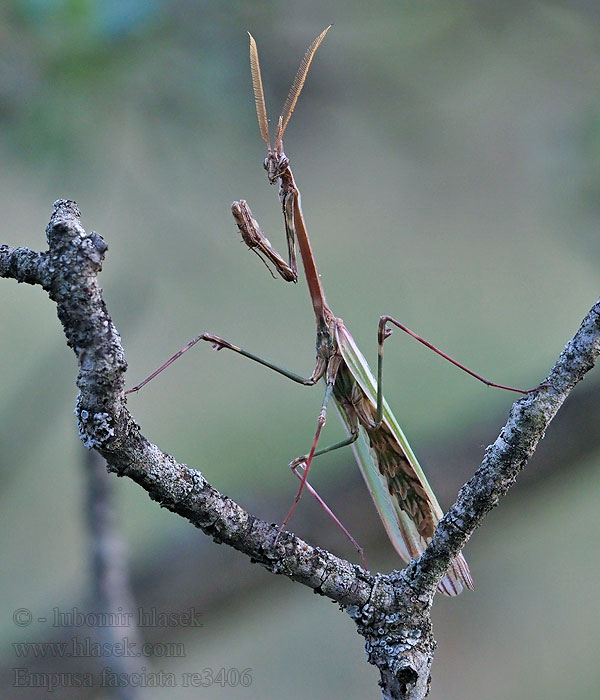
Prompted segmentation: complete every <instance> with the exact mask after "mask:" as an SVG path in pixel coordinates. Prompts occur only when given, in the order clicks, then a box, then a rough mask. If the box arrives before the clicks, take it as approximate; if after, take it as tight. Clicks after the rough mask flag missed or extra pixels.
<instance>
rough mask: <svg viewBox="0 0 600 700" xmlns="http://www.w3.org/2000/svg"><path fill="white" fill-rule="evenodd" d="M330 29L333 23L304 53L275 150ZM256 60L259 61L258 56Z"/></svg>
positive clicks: (289, 96)
mask: <svg viewBox="0 0 600 700" xmlns="http://www.w3.org/2000/svg"><path fill="white" fill-rule="evenodd" d="M330 29H331V24H330V25H329V26H328V27H326V28H325V29H324V30H323V31H322V32H321V33H320V34H319V36H318V37H317V38H316V39H315V40H314V41H313V43H312V44H311V45H310V46H309V47H308V49H307V50H306V53H305V54H304V58H303V59H302V63H301V64H300V67H299V68H298V72H297V73H296V77H295V78H294V82H293V83H292V87H291V88H290V92H289V94H288V96H287V100H286V101H285V104H284V105H283V110H282V112H281V116H280V117H279V124H278V126H277V134H276V136H275V150H277V149H278V148H279V146H280V145H281V140H282V139H283V132H284V131H285V129H286V127H287V125H288V122H289V121H290V117H291V116H292V112H293V111H294V107H295V106H296V102H297V101H298V97H299V96H300V92H301V91H302V88H303V87H304V81H305V80H306V75H307V73H308V69H309V68H310V64H311V62H312V60H313V56H314V55H315V52H316V50H317V49H318V48H319V46H320V45H321V42H322V41H323V39H324V38H325V35H326V34H327V32H328V31H329V30H330ZM256 60H257V62H258V57H257V59H256ZM252 75H253V79H254V72H253V73H252ZM258 77H259V80H260V71H259V73H258ZM257 104H258V102H257ZM263 138H264V136H263Z"/></svg>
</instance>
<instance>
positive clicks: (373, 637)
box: [0, 200, 600, 700]
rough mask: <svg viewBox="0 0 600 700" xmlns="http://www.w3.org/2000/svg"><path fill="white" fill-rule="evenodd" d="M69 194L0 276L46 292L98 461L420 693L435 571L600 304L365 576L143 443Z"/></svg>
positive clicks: (504, 476) (392, 694) (533, 437)
mask: <svg viewBox="0 0 600 700" xmlns="http://www.w3.org/2000/svg"><path fill="white" fill-rule="evenodd" d="M79 218H80V212H79V210H78V209H77V205H76V204H75V203H74V202H71V201H68V200H58V201H57V202H55V204H54V210H53V212H52V216H51V219H50V223H49V224H48V227H47V230H46V234H47V241H48V251H46V252H43V253H36V252H33V251H31V250H28V249H26V248H11V247H10V246H0V277H7V278H13V279H16V280H17V281H18V282H26V283H29V284H39V285H41V286H42V287H43V288H44V289H45V290H46V291H47V292H48V293H49V295H50V298H51V299H53V300H54V301H55V302H56V305H57V311H58V317H59V319H60V321H61V323H62V325H63V328H64V332H65V335H66V338H67V343H68V345H69V346H70V347H71V348H72V349H73V350H74V352H75V354H76V357H77V360H78V365H79V374H78V378H77V385H78V387H79V390H80V393H79V396H78V398H77V404H76V408H75V413H76V416H77V421H78V427H79V433H80V436H81V439H82V441H83V443H84V444H85V445H86V446H87V447H88V448H94V449H96V450H98V452H99V453H100V454H102V455H103V456H104V458H105V459H106V461H107V464H108V468H109V469H110V470H111V471H113V472H115V473H117V474H118V475H120V476H128V477H129V478H131V479H133V480H134V481H136V482H137V483H138V484H140V485H141V486H142V487H143V488H144V489H145V490H146V491H147V492H148V494H149V495H150V497H151V498H153V499H154V500H156V501H158V502H159V503H160V504H161V506H164V507H165V508H168V509H169V510H171V511H173V512H174V513H177V514H179V515H181V516H183V517H185V518H187V519H188V520H189V521H190V522H191V523H193V524H194V525H195V526H196V527H199V528H201V529H202V530H203V531H204V532H205V533H206V534H207V535H210V536H211V537H213V539H214V540H215V541H217V542H223V543H226V544H228V545H230V546H232V547H234V548H235V549H237V550H239V551H240V552H242V553H244V554H246V555H247V556H248V557H250V558H251V560H252V561H255V562H258V563H260V564H261V565H262V566H264V567H265V568H267V569H268V570H269V571H272V572H273V573H278V574H284V575H286V576H288V577H289V578H291V579H293V580H295V581H298V582H300V583H303V584H304V585H307V586H310V587H311V588H312V589H313V590H314V591H315V592H317V593H320V594H322V595H325V596H327V597H329V598H331V599H332V600H334V601H337V602H338V603H340V605H342V606H343V607H344V608H345V609H346V610H347V611H348V613H349V614H350V615H351V617H352V618H353V619H354V620H355V622H356V624H357V627H358V631H359V632H360V633H361V634H362V635H363V636H364V637H365V639H366V649H367V655H368V659H369V661H370V662H371V663H373V664H375V665H376V666H377V667H378V668H379V670H380V673H381V681H380V685H381V687H382V691H383V697H384V698H394V699H397V698H405V699H407V700H408V699H410V700H417V699H419V698H424V697H425V696H426V695H427V692H428V689H429V679H430V668H431V663H432V660H433V650H434V647H435V642H434V640H433V634H432V628H431V621H430V617H429V610H430V607H431V603H432V600H433V596H434V594H435V590H436V587H437V584H438V582H439V580H440V579H441V578H442V576H443V575H444V574H445V572H446V570H447V568H448V565H449V563H450V561H451V560H452V558H453V557H454V556H455V555H456V554H457V553H458V551H460V549H461V548H462V546H463V545H464V543H465V542H466V541H467V539H468V538H469V536H470V535H471V534H472V532H473V531H474V529H475V528H476V527H477V526H478V525H479V523H480V522H481V520H482V519H483V517H484V516H485V514H486V513H487V512H488V511H489V510H490V509H491V508H493V507H494V506H495V505H496V504H497V503H498V501H499V499H500V497H501V496H502V495H503V494H504V493H505V492H506V491H507V490H508V488H509V487H510V485H511V484H512V483H513V482H514V480H515V478H516V476H517V474H518V473H519V471H520V470H521V469H522V468H523V466H524V465H525V463H526V461H527V459H528V458H529V457H530V456H531V454H532V453H533V451H534V449H535V446H536V445H537V442H538V441H539V440H540V439H541V437H542V436H543V434H544V431H545V429H546V427H547V426H548V424H549V422H550V421H551V420H552V418H553V416H554V415H555V413H556V411H557V410H558V408H559V407H560V405H561V404H562V402H563V401H564V399H565V397H566V396H567V394H568V393H569V391H570V390H571V389H572V388H573V386H574V385H575V384H576V383H577V382H578V381H580V380H581V378H582V377H583V375H584V374H585V372H587V371H588V370H589V369H590V368H591V367H592V365H593V363H594V361H595V360H596V358H597V356H598V353H599V352H600V302H599V303H597V304H596V305H595V306H594V307H593V309H592V310H591V311H590V313H589V314H588V316H587V317H586V319H585V320H584V322H583V324H582V326H581V328H580V329H579V331H578V333H577V334H576V336H575V337H574V338H573V339H572V340H571V341H570V342H569V344H568V345H567V347H566V348H565V350H564V351H563V353H562V354H561V356H560V358H559V360H558V362H557V364H556V365H555V367H554V368H553V370H552V372H551V373H550V375H549V376H548V379H547V380H546V382H544V384H543V385H541V386H540V387H539V388H538V389H537V390H536V391H535V392H533V393H532V394H529V395H528V396H526V397H525V398H523V399H521V400H520V401H518V402H517V403H515V404H514V406H513V408H512V411H511V414H510V417H509V420H508V423H507V424H506V426H505V427H504V428H503V430H502V432H501V434H500V436H499V438H498V439H497V440H496V442H495V443H494V445H492V446H491V447H490V448H488V450H487V452H486V456H485V459H484V462H483V464H482V465H481V467H480V468H479V469H478V471H477V472H476V474H475V475H474V476H473V478H472V479H471V480H470V481H469V483H468V484H466V485H465V486H464V487H463V488H462V489H461V492H460V494H459V497H458V499H457V501H456V503H455V504H454V505H453V506H452V508H451V509H450V510H449V512H448V513H447V515H446V516H445V517H444V519H443V520H442V522H441V523H440V525H439V527H438V529H437V531H436V533H435V535H434V538H433V540H432V542H431V544H430V546H429V547H428V549H427V551H426V552H425V553H424V554H423V556H422V557H420V559H419V560H417V561H414V562H413V563H412V564H411V565H410V566H409V567H407V568H406V569H404V570H403V571H396V572H393V573H392V574H390V575H388V576H384V575H381V574H377V575H373V574H371V573H370V572H367V571H364V570H363V569H362V568H361V567H360V566H358V565H356V564H351V563H350V562H348V561H345V560H343V559H339V558H338V557H335V556H333V555H332V554H330V553H329V552H326V551H323V550H321V549H319V548H317V547H313V546H311V545H309V544H307V543H306V542H303V541H302V540H301V539H299V538H298V537H296V536H295V535H293V534H291V533H284V534H283V535H282V537H280V538H279V541H278V543H277V545H276V546H274V542H275V538H276V535H277V530H278V528H277V527H276V526H275V525H272V524H269V523H266V522H264V521H263V520H261V519H260V518H257V517H256V516H254V515H251V514H250V513H248V512H246V511H245V510H244V509H243V508H242V507H241V506H239V505H238V504H237V503H235V502H234V501H232V500H231V499H230V498H228V497H227V496H225V495H223V494H221V493H219V491H217V490H216V489H215V488H213V487H212V486H211V485H210V484H209V483H208V482H207V481H206V480H205V479H204V477H203V476H202V474H201V473H200V471H198V470H196V469H192V468H190V467H188V466H187V465H185V464H179V463H178V462H176V461H175V459H174V458H173V457H171V456H170V455H168V454H166V453H164V452H162V451H161V450H160V449H159V448H158V447H157V446H156V445H153V444H152V443H150V442H149V441H148V440H147V439H146V438H145V437H144V436H143V435H142V434H141V432H140V428H139V426H138V425H137V424H136V422H135V420H134V419H133V417H132V416H131V414H130V413H129V411H128V410H127V405H126V400H125V396H124V393H123V387H124V373H125V370H126V367H127V365H126V362H125V357H124V352H123V347H122V344H121V339H120V337H119V334H118V332H117V330H116V328H115V327H114V325H113V323H112V320H111V319H110V316H109V315H108V313H107V310H106V307H105V304H104V301H103V299H102V295H101V289H100V287H99V285H98V281H97V275H98V273H99V272H100V270H101V265H102V261H103V258H104V255H105V253H106V250H107V247H106V244H105V243H104V241H103V240H102V238H101V237H100V236H99V235H98V234H97V233H95V232H91V233H89V234H88V233H86V232H85V230H84V229H83V228H82V226H81V224H80V221H79Z"/></svg>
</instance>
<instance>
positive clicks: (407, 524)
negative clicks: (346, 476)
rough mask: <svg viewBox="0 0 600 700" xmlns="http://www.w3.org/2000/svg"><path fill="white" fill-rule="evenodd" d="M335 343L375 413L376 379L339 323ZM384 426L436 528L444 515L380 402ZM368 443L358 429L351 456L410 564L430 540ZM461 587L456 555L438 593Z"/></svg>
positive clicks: (464, 571) (465, 573)
mask: <svg viewBox="0 0 600 700" xmlns="http://www.w3.org/2000/svg"><path fill="white" fill-rule="evenodd" d="M336 339H337V343H338V347H339V349H340V352H341V354H342V357H343V359H344V362H345V364H346V366H347V367H348V370H349V371H350V373H351V374H352V376H353V378H354V380H355V381H356V383H357V384H358V385H359V387H360V388H361V389H362V391H363V393H364V394H365V396H366V397H367V398H368V400H369V402H370V403H371V404H372V407H373V409H375V407H376V401H377V398H376V397H377V384H376V381H375V378H374V377H373V374H372V373H371V370H370V368H369V365H368V364H367V361H366V360H365V358H364V356H363V354H362V353H361V352H360V350H359V349H358V347H357V345H356V343H355V342H354V339H353V338H352V336H351V335H350V332H349V331H348V329H347V328H346V327H345V326H344V325H343V324H342V323H341V322H340V323H339V325H338V326H337V327H336ZM336 408H337V409H338V413H339V415H340V418H341V420H342V423H343V424H344V426H345V428H346V430H347V431H348V432H350V430H351V426H350V423H349V420H348V418H347V416H346V415H345V413H344V410H343V409H342V408H340V407H339V406H338V405H337V403H336ZM383 422H384V423H385V426H386V428H387V431H389V433H390V434H391V437H392V438H393V440H394V441H395V442H396V443H397V445H396V447H398V446H399V447H400V448H401V451H402V453H403V455H404V457H405V458H406V462H408V465H409V468H410V471H411V475H410V476H411V479H412V480H413V482H414V481H415V480H416V481H417V482H418V485H419V487H420V489H419V490H420V491H421V501H422V500H423V498H424V499H425V500H426V502H427V503H426V507H427V509H428V510H429V512H430V517H431V520H432V521H433V523H434V525H437V523H438V522H439V520H440V519H441V517H442V515H443V512H442V509H441V508H440V505H439V503H438V501H437V499H436V497H435V494H434V493H433V490H432V489H431V486H430V485H429V483H428V482H427V479H426V477H425V474H424V473H423V470H422V469H421V466H420V465H419V463H418V461H417V458H416V457H415V454H414V452H413V451H412V449H411V447H410V445H409V443H408V440H407V439H406V437H405V435H404V433H403V432H402V429H401V428H400V426H399V425H398V422H397V420H396V418H395V417H394V415H393V413H392V412H391V410H390V407H389V406H388V404H387V402H386V401H384V402H383ZM368 440H369V438H368V436H367V435H366V431H365V430H364V427H362V426H361V436H360V437H359V439H358V440H357V441H356V443H355V444H354V445H353V451H354V456H355V457H356V461H357V462H358V465H359V468H360V470H361V473H362V475H363V478H364V479H365V482H366V484H367V488H368V490H369V493H370V494H371V497H372V498H373V501H374V503H375V506H376V508H377V511H378V513H379V516H380V518H381V520H382V522H383V525H384V527H385V530H386V532H387V534H388V537H389V538H390V541H391V542H392V544H393V545H394V548H395V549H396V551H397V552H398V554H399V555H400V556H401V557H402V558H403V559H404V561H406V562H409V561H410V560H411V559H413V558H415V557H417V556H419V555H420V554H421V553H422V552H423V551H424V550H425V547H426V546H427V542H428V540H429V538H425V537H423V536H422V535H421V534H420V533H419V531H418V529H417V526H416V524H415V522H414V521H413V518H412V517H411V515H410V514H409V513H407V512H406V509H403V508H402V507H401V505H402V504H400V502H399V501H398V499H397V498H395V497H393V496H392V494H391V493H390V486H389V483H388V479H387V478H386V476H385V475H384V474H383V473H382V471H381V470H380V469H379V465H378V454H377V451H376V450H374V449H373V448H372V447H370V446H369V444H368V442H367V441H368ZM463 586H466V587H467V588H473V580H472V578H471V573H470V571H469V567H468V565H467V562H466V561H465V559H464V557H463V556H462V554H459V556H458V557H457V558H456V559H455V561H454V562H453V564H452V567H451V568H450V570H449V572H448V575H447V576H446V577H444V578H443V579H442V581H441V583H440V586H439V589H440V591H442V592H443V593H446V594H447V595H457V594H458V593H460V592H461V590H462V588H463Z"/></svg>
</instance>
